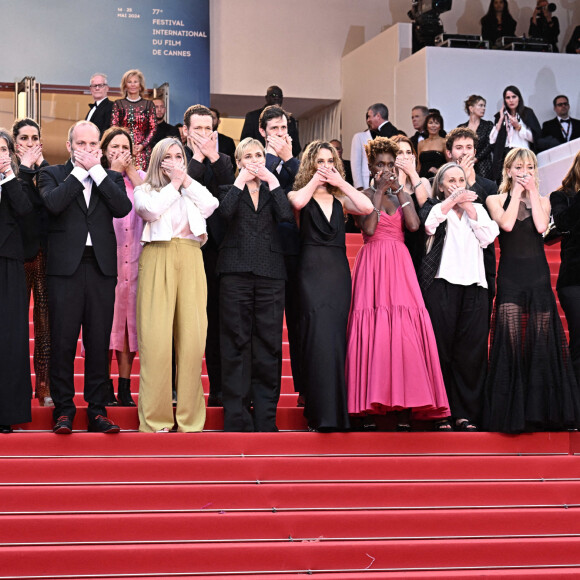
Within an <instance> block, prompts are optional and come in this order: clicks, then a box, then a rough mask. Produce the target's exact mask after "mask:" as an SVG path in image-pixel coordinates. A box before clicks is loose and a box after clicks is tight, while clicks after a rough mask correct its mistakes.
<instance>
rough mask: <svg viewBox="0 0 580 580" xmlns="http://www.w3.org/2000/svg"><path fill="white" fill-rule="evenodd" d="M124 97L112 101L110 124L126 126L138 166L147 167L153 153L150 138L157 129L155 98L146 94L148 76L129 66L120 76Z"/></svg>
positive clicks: (138, 167)
mask: <svg viewBox="0 0 580 580" xmlns="http://www.w3.org/2000/svg"><path fill="white" fill-rule="evenodd" d="M121 92H122V93H123V94H124V95H125V97H124V98H122V99H118V100H117V101H115V102H114V103H113V113H112V115H111V126H113V127H125V128H126V129H127V130H128V131H129V135H130V136H131V141H132V142H133V155H134V158H135V167H136V168H137V169H141V170H143V171H146V170H147V166H148V165H149V157H151V147H150V143H151V139H153V136H154V135H155V130H156V129H157V121H156V119H155V106H154V105H153V101H149V100H147V99H145V98H143V95H144V93H145V77H144V76H143V73H142V72H141V71H140V70H137V69H133V70H128V71H127V72H126V73H125V74H124V75H123V78H122V79H121Z"/></svg>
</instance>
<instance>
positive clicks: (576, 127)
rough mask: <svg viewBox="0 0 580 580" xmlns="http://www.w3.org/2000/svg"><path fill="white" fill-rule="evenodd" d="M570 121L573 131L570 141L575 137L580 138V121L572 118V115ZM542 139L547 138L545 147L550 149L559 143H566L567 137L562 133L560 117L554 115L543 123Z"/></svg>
mask: <svg viewBox="0 0 580 580" xmlns="http://www.w3.org/2000/svg"><path fill="white" fill-rule="evenodd" d="M570 121H571V131H572V132H571V134H570V141H572V140H573V139H578V138H579V137H580V121H579V120H578V119H572V117H570ZM542 139H544V140H545V141H544V149H550V148H551V147H556V146H557V145H561V144H562V143H566V139H565V138H564V135H563V133H562V125H560V121H558V117H554V118H553V119H550V120H549V121H546V122H545V123H544V124H543V125H542ZM554 139H555V140H556V141H557V143H556V142H555V141H554Z"/></svg>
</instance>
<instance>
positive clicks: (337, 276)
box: [288, 141, 373, 431]
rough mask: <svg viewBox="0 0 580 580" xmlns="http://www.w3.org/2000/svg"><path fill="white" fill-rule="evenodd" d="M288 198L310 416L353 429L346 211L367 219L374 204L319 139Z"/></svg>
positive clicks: (331, 427)
mask: <svg viewBox="0 0 580 580" xmlns="http://www.w3.org/2000/svg"><path fill="white" fill-rule="evenodd" d="M294 189H295V191H293V192H291V193H290V194H289V195H288V198H289V200H290V203H291V204H292V207H293V208H294V211H295V212H296V217H297V221H298V223H299V227H300V242H301V249H300V258H299V265H298V288H299V300H300V309H301V316H300V348H301V350H302V357H301V360H302V371H301V378H302V384H303V386H304V399H305V404H304V416H305V417H306V419H307V420H308V426H309V428H310V429H311V430H313V431H339V430H344V429H347V428H349V426H350V423H349V419H348V411H347V402H346V385H345V358H346V328H347V324H348V312H349V309H350V298H351V279H350V268H349V265H348V260H347V258H346V245H345V227H344V226H345V219H344V214H345V212H347V213H351V214H353V215H367V214H370V213H371V212H372V211H373V204H372V202H371V200H370V199H369V198H368V197H367V196H366V195H365V194H364V193H363V192H361V191H358V190H356V189H355V188H354V187H353V186H352V185H350V184H348V183H347V182H346V181H345V180H344V169H343V167H342V162H341V160H340V158H339V157H338V153H337V152H336V149H335V148H334V147H333V146H332V145H331V144H330V143H327V142H325V141H313V142H312V143H310V145H308V147H307V148H306V150H305V151H304V155H303V157H302V163H301V165H300V170H299V171H298V174H297V175H296V179H295V181H294Z"/></svg>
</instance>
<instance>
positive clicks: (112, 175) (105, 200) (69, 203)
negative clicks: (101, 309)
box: [38, 159, 132, 276]
mask: <svg viewBox="0 0 580 580" xmlns="http://www.w3.org/2000/svg"><path fill="white" fill-rule="evenodd" d="M72 170H73V164H72V162H71V161H70V159H69V161H67V163H66V164H65V165H52V166H49V167H45V168H44V169H42V170H41V172H40V174H39V180H38V189H39V190H40V195H41V196H42V199H43V201H44V205H45V206H46V208H47V209H48V212H49V225H48V262H47V274H49V275H54V276H71V275H72V274H74V272H75V271H76V269H77V268H78V266H79V264H80V262H81V259H82V257H83V252H84V250H85V245H86V241H87V234H89V233H90V234H91V241H92V244H93V248H94V251H95V257H96V259H97V263H98V265H99V268H100V269H101V271H102V272H103V274H104V275H105V276H116V275H117V239H116V237H115V230H114V229H113V218H122V217H124V216H126V215H127V214H128V213H129V212H130V211H131V208H132V205H131V201H130V200H129V198H128V197H127V192H126V191H125V182H124V181H123V176H122V175H121V174H120V173H117V172H116V171H110V170H108V169H107V170H105V171H106V172H107V177H105V179H104V180H103V181H102V182H101V184H100V185H99V186H98V187H97V186H96V185H95V184H94V183H93V186H92V190H91V200H90V204H89V207H88V208H87V204H86V201H85V196H84V187H83V184H82V183H81V182H80V181H79V180H78V179H77V178H76V177H75V176H74V175H70V172H71V171H72Z"/></svg>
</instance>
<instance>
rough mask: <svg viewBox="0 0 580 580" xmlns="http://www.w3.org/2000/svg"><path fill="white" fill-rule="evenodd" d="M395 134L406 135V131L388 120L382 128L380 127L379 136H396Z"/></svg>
mask: <svg viewBox="0 0 580 580" xmlns="http://www.w3.org/2000/svg"><path fill="white" fill-rule="evenodd" d="M395 135H405V133H404V132H403V131H401V130H399V129H397V127H395V126H394V125H393V124H392V123H391V122H390V121H387V122H386V123H385V124H384V125H383V126H382V127H381V128H380V129H379V137H388V138H389V139H390V138H391V137H394V136H395Z"/></svg>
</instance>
